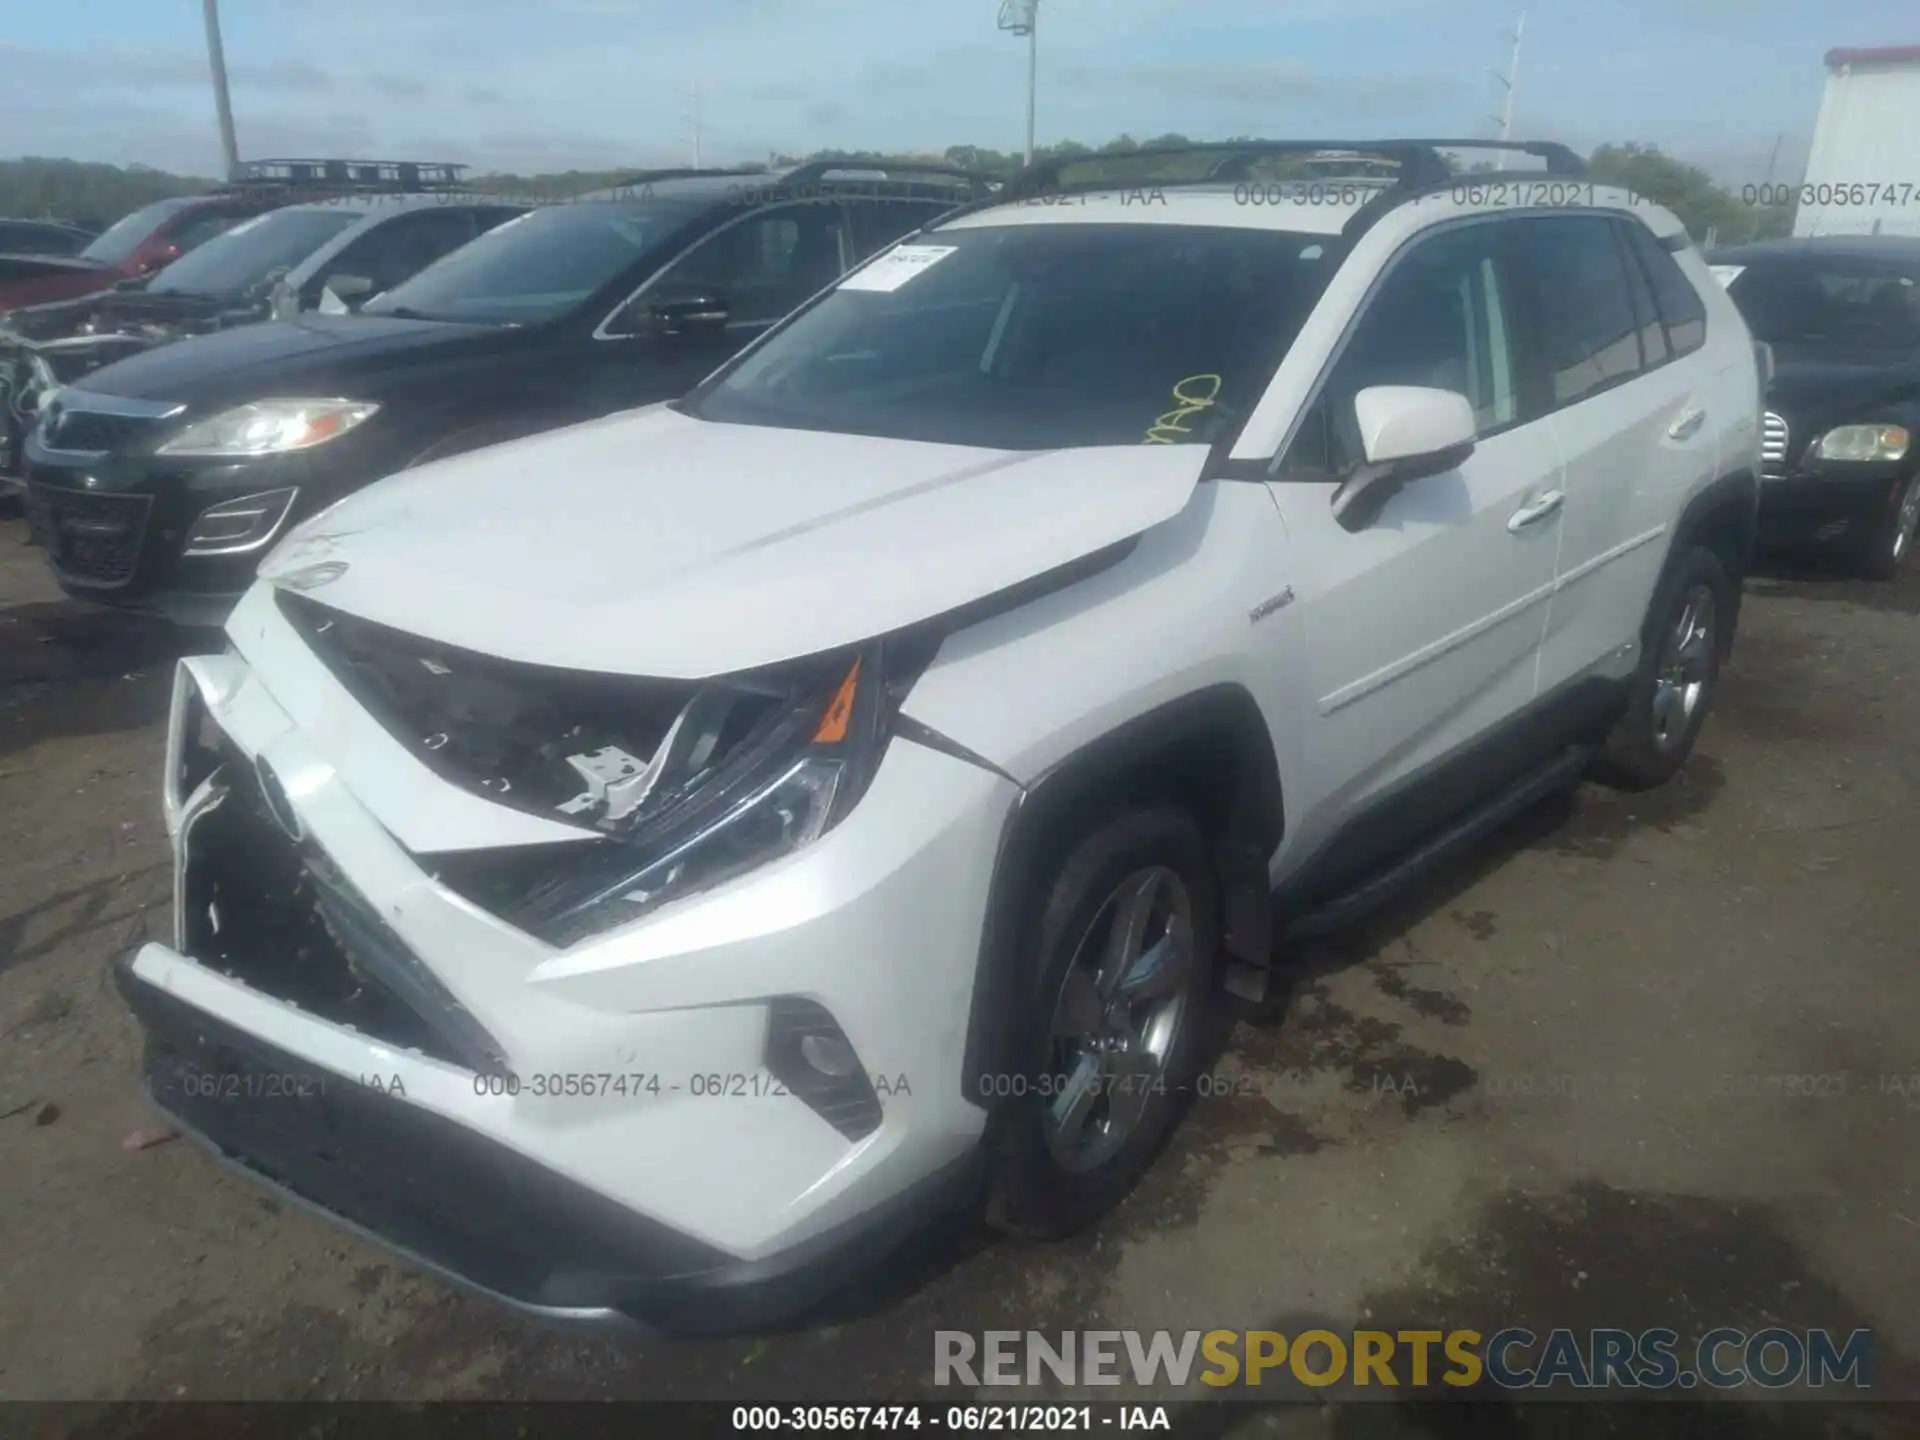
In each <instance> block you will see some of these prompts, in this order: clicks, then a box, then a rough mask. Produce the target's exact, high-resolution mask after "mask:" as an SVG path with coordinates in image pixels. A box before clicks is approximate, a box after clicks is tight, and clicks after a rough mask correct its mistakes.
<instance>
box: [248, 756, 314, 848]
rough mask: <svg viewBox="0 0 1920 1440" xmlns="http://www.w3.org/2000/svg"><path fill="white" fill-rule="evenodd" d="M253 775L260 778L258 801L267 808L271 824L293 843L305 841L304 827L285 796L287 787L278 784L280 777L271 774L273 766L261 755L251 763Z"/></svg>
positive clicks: (289, 800) (290, 800)
mask: <svg viewBox="0 0 1920 1440" xmlns="http://www.w3.org/2000/svg"><path fill="white" fill-rule="evenodd" d="M253 769H254V773H255V774H256V775H258V776H259V777H260V799H261V801H262V802H263V803H264V804H265V805H266V807H267V813H268V814H269V815H271V816H273V823H274V824H276V825H278V826H279V827H280V828H281V829H282V830H284V831H286V832H287V838H288V839H289V840H293V841H295V842H298V841H301V840H304V839H306V835H307V831H306V827H305V826H304V825H302V824H301V823H300V817H299V815H297V814H296V813H294V808H293V801H292V799H291V798H290V797H289V796H288V795H287V787H286V786H284V785H282V784H281V783H280V777H279V776H278V775H276V774H274V773H273V766H271V765H269V764H268V763H267V757H266V756H264V755H262V756H260V757H259V758H258V759H256V760H255V761H254V762H253Z"/></svg>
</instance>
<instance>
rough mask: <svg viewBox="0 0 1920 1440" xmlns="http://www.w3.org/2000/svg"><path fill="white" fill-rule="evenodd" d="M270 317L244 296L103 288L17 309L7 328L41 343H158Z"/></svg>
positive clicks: (20, 335) (11, 316) (10, 316)
mask: <svg viewBox="0 0 1920 1440" xmlns="http://www.w3.org/2000/svg"><path fill="white" fill-rule="evenodd" d="M265 313H266V312H265V306H264V305H263V304H259V303H249V302H248V300H247V299H246V297H244V296H239V295H187V294H176V293H172V292H168V291H161V292H159V293H153V292H150V291H146V290H124V291H122V290H102V291H98V292H96V293H94V294H92V295H83V296H81V297H80V298H78V299H75V300H53V301H49V302H47V303H46V304H44V305H28V306H25V307H23V308H21V309H19V310H15V311H13V312H12V313H11V314H9V315H8V316H7V319H6V329H8V330H10V331H12V332H13V333H14V334H15V335H17V336H19V337H20V338H21V339H23V340H29V341H35V342H40V343H45V342H48V341H60V340H68V339H76V338H80V337H91V336H108V335H124V336H134V337H139V338H141V339H144V340H148V341H156V340H162V339H173V338H175V337H177V336H179V335H190V334H197V333H200V332H201V331H203V330H208V329H212V328H215V327H217V326H218V325H220V324H223V323H226V324H231V323H233V319H234V318H235V317H236V316H241V315H243V316H245V317H247V318H258V317H260V316H263V315H264V314H265Z"/></svg>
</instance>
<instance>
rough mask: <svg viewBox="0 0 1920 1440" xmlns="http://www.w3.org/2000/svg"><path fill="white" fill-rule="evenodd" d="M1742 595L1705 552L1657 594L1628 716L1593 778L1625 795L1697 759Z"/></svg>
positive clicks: (1694, 554) (1687, 558) (1687, 559)
mask: <svg viewBox="0 0 1920 1440" xmlns="http://www.w3.org/2000/svg"><path fill="white" fill-rule="evenodd" d="M1739 598H1740V597H1739V593H1738V591H1737V590H1736V589H1735V587H1734V583H1733V581H1732V580H1731V579H1730V578H1729V577H1728V575H1727V571H1726V567H1725V566H1724V565H1722V564H1721V563H1720V560H1719V558H1718V557H1717V556H1716V555H1715V554H1714V553H1713V552H1712V551H1711V550H1708V549H1706V548H1705V547H1704V546H1701V547H1698V548H1696V549H1693V550H1690V551H1688V552H1687V554H1686V555H1684V556H1683V557H1682V558H1681V560H1680V563H1679V564H1677V565H1675V566H1674V567H1673V568H1672V569H1670V570H1669V571H1668V572H1667V574H1666V576H1665V577H1664V578H1663V579H1662V580H1661V582H1660V587H1659V589H1658V590H1656V591H1655V592H1654V598H1653V605H1652V606H1651V608H1650V609H1649V610H1648V614H1647V627H1646V632H1645V635H1644V636H1643V638H1642V642H1641V655H1640V668H1639V669H1638V670H1637V671H1636V672H1635V673H1634V677H1633V681H1632V685H1631V687H1630V690H1629V693H1628V698H1627V711H1626V714H1624V715H1622V716H1621V717H1620V719H1619V721H1618V723H1616V724H1615V726H1614V728H1613V731H1612V733H1611V734H1609V735H1608V736H1607V739H1606V744H1605V746H1604V747H1603V748H1602V750H1601V752H1600V756H1599V758H1598V760H1597V761H1596V763H1595V765H1594V778H1595V779H1597V780H1599V781H1601V782H1602V783H1603V784H1607V785H1612V786H1615V787H1616V788H1618V789H1623V790H1650V789H1652V788H1653V787H1654V786H1656V785H1664V784H1665V783H1666V782H1667V781H1669V780H1671V779H1672V778H1673V777H1674V776H1675V775H1676V774H1677V773H1679V770H1680V767H1681V766H1682V765H1684V764H1686V762H1687V756H1689V755H1691V754H1692V753H1693V744H1694V741H1695V740H1696V739H1698V738H1699V735H1700V727H1701V726H1702V725H1703V724H1705V723H1706V718H1707V712H1708V711H1709V710H1710V709H1712V707H1713V697H1714V694H1715V692H1716V691H1717V690H1718V689H1719V685H1720V665H1721V662H1722V661H1724V660H1725V659H1726V657H1727V653H1728V652H1729V651H1730V650H1731V649H1732V643H1733V630H1732V626H1733V622H1734V616H1735V615H1736V613H1737V612H1738V607H1739Z"/></svg>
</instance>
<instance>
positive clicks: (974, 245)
mask: <svg viewBox="0 0 1920 1440" xmlns="http://www.w3.org/2000/svg"><path fill="white" fill-rule="evenodd" d="M1332 252H1333V247H1332V244H1331V242H1330V241H1329V240H1328V239H1327V237H1324V236H1313V235H1301V234H1294V233H1288V232H1280V231H1272V230H1255V229H1234V228H1224V227H1222V228H1203V227H1198V226H1177V225H1165V224H1155V225H1082V224H1045V225H1010V226H1005V227H992V228H980V229H957V230H947V231H934V232H931V233H929V234H927V235H924V236H921V237H920V238H919V239H918V240H916V241H914V242H912V243H911V244H910V245H905V246H902V247H900V248H898V249H896V250H895V251H893V252H891V253H890V254H888V255H884V256H882V257H881V258H880V259H879V260H878V261H876V262H875V263H874V265H872V266H870V267H869V268H868V269H867V270H865V271H862V272H860V273H858V274H856V275H853V276H851V277H849V278H848V280H847V281H846V282H843V284H842V285H841V287H840V288H839V289H838V290H836V291H835V292H834V293H833V294H832V295H830V296H828V297H826V298H825V299H823V300H822V301H821V302H820V303H819V304H818V305H816V306H814V308H812V309H811V310H809V311H807V312H806V313H805V314H803V315H801V316H800V317H799V318H797V319H796V320H794V321H793V323H792V324H790V325H789V326H788V327H787V328H786V329H785V330H783V331H781V332H780V333H778V334H776V335H774V336H772V337H771V338H770V339H769V340H768V341H767V343H766V344H764V345H762V346H761V347H760V348H759V349H757V350H755V351H753V352H751V353H750V354H749V355H747V356H746V357H745V358H744V359H743V360H742V361H741V362H740V363H739V364H738V365H737V366H736V367H735V368H734V369H732V370H731V371H729V372H727V373H725V374H723V375H722V376H721V377H720V378H719V379H718V380H717V381H716V382H714V383H713V384H712V385H710V386H709V387H706V388H705V389H704V390H703V391H701V392H698V393H697V394H696V395H695V397H694V398H693V399H692V400H691V401H690V402H689V404H688V407H687V408H688V409H689V411H690V412H691V413H693V414H695V415H698V416H700V417H702V418H705V419H711V420H724V421H734V422H738V423H744V424H757V425H776V426H786V427H791V428H796V429H811V430H832V431H840V432H845V433H851V434H865V435H885V436H890V437H894V438H898V439H907V440H928V441H937V442H944V443H948V444H958V445H977V446H986V447H991V448H996V449H1009V450H1035V449H1053V448H1057V447H1064V446H1080V445H1129V444H1176V445H1177V444H1205V443H1209V442H1210V441H1212V440H1213V439H1215V438H1216V437H1217V436H1219V434H1220V433H1221V432H1222V431H1223V430H1224V429H1225V428H1226V427H1227V426H1229V425H1231V424H1232V423H1233V422H1234V421H1235V420H1236V419H1239V418H1244V415H1245V413H1246V411H1247V410H1248V409H1249V408H1251V406H1252V405H1253V403H1254V402H1255V401H1257V400H1258V398H1259V396H1260V394H1261V393H1262V391H1263V390H1264V389H1265V387H1266V384H1267V381H1268V380H1269V378H1270V377H1271V376H1272V374H1273V371H1274V368H1275V367H1276V366H1277V365H1278V364H1279V362H1280V359H1281V357H1282V356H1283V355H1285V354H1286V351H1287V347H1288V346H1289V345H1290V344H1291V343H1292V341H1293V338H1294V336H1295V335H1296V334H1297V333H1298V330H1299V327H1300V324H1301V322H1302V321H1303V320H1304V319H1305V317H1306V314H1307V312H1308V311H1309V310H1310V309H1311V308H1312V305H1313V302H1314V301H1315V300H1316V299H1317V298H1318V296H1319V294H1320V291H1321V290H1322V288H1323V287H1324V285H1325V282H1326V277H1327V275H1328V273H1329V272H1330V271H1331V269H1332V267H1333V263H1334V262H1333V253H1332Z"/></svg>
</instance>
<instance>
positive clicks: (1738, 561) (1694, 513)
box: [1647, 469, 1760, 659]
mask: <svg viewBox="0 0 1920 1440" xmlns="http://www.w3.org/2000/svg"><path fill="white" fill-rule="evenodd" d="M1759 533H1760V477H1759V476H1758V475H1757V474H1756V473H1755V472H1754V471H1752V470H1748V469H1741V470H1735V471H1731V472H1729V473H1728V474H1725V475H1722V476H1720V477H1719V478H1718V479H1717V480H1715V481H1713V482H1712V483H1711V484H1709V485H1706V486H1704V487H1703V488H1702V489H1701V490H1700V491H1699V493H1698V494H1696V495H1695V496H1694V497H1693V498H1692V499H1691V500H1689V501H1688V502H1687V504H1686V508H1685V509H1683V510H1682V511H1681V512H1680V519H1679V520H1678V522H1676V523H1675V525H1674V529H1673V544H1672V546H1671V547H1670V548H1669V550H1668V552H1667V562H1666V565H1664V566H1663V567H1662V568H1661V572H1660V573H1661V574H1662V575H1665V574H1666V573H1667V571H1668V570H1670V569H1671V568H1672V567H1673V565H1674V564H1676V563H1677V562H1678V561H1679V559H1680V557H1681V556H1682V555H1685V554H1686V553H1687V552H1688V551H1690V550H1692V549H1693V548H1694V547H1695V546H1696V545H1701V546H1705V547H1706V548H1707V549H1708V550H1711V551H1712V552H1713V554H1714V555H1715V556H1716V557H1717V558H1718V559H1719V561H1720V563H1721V565H1723V566H1724V567H1725V568H1726V572H1727V578H1728V579H1730V580H1732V581H1733V598H1734V613H1733V614H1732V615H1731V616H1729V617H1728V624H1727V625H1726V626H1724V627H1723V629H1722V632H1721V641H1720V649H1721V658H1722V659H1724V658H1725V657H1726V656H1727V655H1729V654H1731V653H1732V650H1733V637H1734V632H1735V628H1736V626H1737V623H1738V620H1739V608H1740V600H1741V592H1742V590H1743V588H1744V586H1745V582H1746V577H1747V574H1748V572H1749V571H1750V570H1751V569H1752V567H1753V558H1754V552H1755V550H1756V548H1757V546H1758V543H1759ZM1647 623H1648V624H1652V623H1653V622H1652V617H1651V614H1649V617H1648V622H1647Z"/></svg>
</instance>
